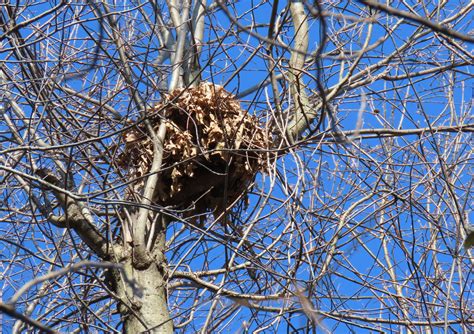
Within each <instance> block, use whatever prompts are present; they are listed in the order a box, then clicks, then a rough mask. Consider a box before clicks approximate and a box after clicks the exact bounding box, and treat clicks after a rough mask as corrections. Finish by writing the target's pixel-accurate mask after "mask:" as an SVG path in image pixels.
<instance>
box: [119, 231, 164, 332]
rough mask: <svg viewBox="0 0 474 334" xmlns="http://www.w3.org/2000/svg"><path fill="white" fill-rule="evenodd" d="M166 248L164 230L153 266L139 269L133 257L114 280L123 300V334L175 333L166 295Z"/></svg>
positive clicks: (156, 242) (155, 252) (121, 311)
mask: <svg viewBox="0 0 474 334" xmlns="http://www.w3.org/2000/svg"><path fill="white" fill-rule="evenodd" d="M164 247H165V233H164V231H162V232H161V233H159V235H158V236H157V239H156V240H155V248H154V250H153V251H152V254H150V256H152V258H153V261H152V262H151V264H150V265H149V266H148V267H147V268H137V266H136V265H135V266H134V264H133V260H132V256H130V257H129V258H128V259H127V260H126V262H125V263H124V269H125V270H124V272H122V274H121V275H120V277H117V279H116V280H115V282H116V284H117V293H118V295H119V297H120V298H121V300H122V303H121V305H120V306H119V311H120V313H121V314H122V318H123V319H124V325H123V332H124V333H127V334H136V333H160V334H162V333H173V321H172V320H171V319H170V315H169V312H168V300H167V299H168V298H167V293H166V279H165V272H166V259H165V256H164ZM125 276H126V277H125Z"/></svg>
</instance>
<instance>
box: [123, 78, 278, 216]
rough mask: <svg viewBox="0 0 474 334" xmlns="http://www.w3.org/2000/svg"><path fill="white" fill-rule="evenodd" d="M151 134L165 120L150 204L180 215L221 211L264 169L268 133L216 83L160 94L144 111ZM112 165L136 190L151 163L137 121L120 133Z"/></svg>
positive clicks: (143, 128) (145, 137) (149, 143)
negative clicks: (121, 143)
mask: <svg viewBox="0 0 474 334" xmlns="http://www.w3.org/2000/svg"><path fill="white" fill-rule="evenodd" d="M148 116H149V117H148V119H149V120H150V122H151V125H152V127H153V129H154V130H155V132H156V133H157V130H158V128H159V126H160V123H161V122H162V120H163V119H165V120H166V136H165V141H164V143H163V144H164V145H163V149H164V150H163V160H162V165H161V169H160V172H159V180H158V184H157V186H156V191H155V194H154V198H153V202H154V203H156V204H159V205H162V206H171V207H173V208H175V209H178V210H183V212H185V215H186V216H191V215H196V214H202V213H206V212H213V213H214V215H216V214H219V213H220V212H222V211H223V210H224V209H225V208H226V207H227V206H228V205H229V204H231V203H233V202H234V201H235V200H237V199H239V198H240V197H241V196H242V195H245V194H246V191H247V189H248V187H249V185H250V184H251V183H252V181H253V180H254V178H255V175H256V173H257V172H258V171H261V170H264V169H265V167H266V161H267V155H266V152H267V151H266V149H267V148H268V147H269V146H270V145H269V144H270V140H269V137H268V136H267V135H266V132H265V130H264V129H263V128H262V127H260V124H259V121H258V119H257V118H256V117H254V116H251V115H249V114H248V113H247V112H246V111H245V110H243V109H242V108H241V107H240V103H239V101H238V100H237V99H236V98H235V96H234V95H232V94H231V93H229V92H227V91H226V90H225V89H224V88H223V87H222V86H219V85H214V84H212V83H201V84H200V85H199V86H197V87H194V88H187V89H176V90H174V91H173V92H171V93H170V94H168V95H166V96H165V97H164V99H163V101H161V102H160V103H159V104H158V105H156V106H155V107H154V108H153V109H152V110H151V112H150V113H149V115H148ZM123 138H124V141H125V148H124V151H123V152H122V153H121V155H120V156H119V159H118V161H117V165H118V166H119V167H121V168H123V169H126V170H127V174H128V176H129V177H130V178H131V179H134V180H136V181H135V182H134V183H133V184H132V185H133V187H132V188H133V191H135V192H138V191H140V190H141V189H142V188H143V186H144V184H145V178H144V176H146V175H147V173H149V171H150V168H151V164H152V161H153V142H152V139H151V137H150V136H149V134H148V131H147V129H146V126H145V124H144V123H143V122H142V123H140V124H138V125H136V126H135V127H133V128H131V129H129V130H128V131H126V132H125V133H124V134H123Z"/></svg>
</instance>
